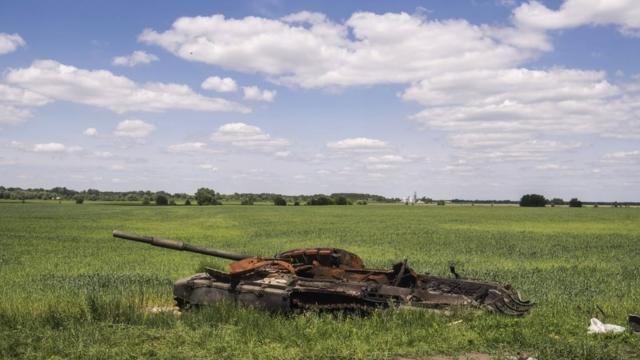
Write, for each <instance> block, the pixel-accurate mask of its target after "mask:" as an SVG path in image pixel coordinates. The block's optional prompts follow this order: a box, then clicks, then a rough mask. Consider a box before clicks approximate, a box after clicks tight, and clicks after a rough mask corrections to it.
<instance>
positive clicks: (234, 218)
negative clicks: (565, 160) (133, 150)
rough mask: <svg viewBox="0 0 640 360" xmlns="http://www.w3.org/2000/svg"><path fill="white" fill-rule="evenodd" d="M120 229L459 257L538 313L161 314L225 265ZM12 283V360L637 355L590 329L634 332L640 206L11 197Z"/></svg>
mask: <svg viewBox="0 0 640 360" xmlns="http://www.w3.org/2000/svg"><path fill="white" fill-rule="evenodd" d="M113 229H120V230H124V231H130V232H136V233H140V234H149V235H156V236H162V237H166V238H176V239H181V240H184V241H187V242H191V243H194V244H198V245H203V246H208V247H213V248H220V249H225V250H229V251H236V252H243V253H251V254H259V255H273V254H274V253H276V252H277V251H283V250H287V249H289V248H295V247H305V246H334V247H341V248H345V249H348V250H351V251H353V252H355V253H357V254H359V255H361V256H362V257H363V258H364V259H365V262H366V264H367V265H368V266H371V267H388V266H390V265H391V264H392V263H393V262H395V261H398V260H402V259H404V258H409V263H410V265H411V266H412V267H413V268H414V269H415V270H417V271H419V272H432V273H437V274H442V275H444V274H447V272H448V265H449V263H450V262H451V261H454V262H455V263H456V264H457V265H458V271H459V272H460V273H462V274H463V275H464V276H469V277H477V278H482V279H494V280H498V281H502V282H508V283H511V284H512V285H513V286H515V287H516V288H518V289H519V290H521V292H522V293H523V296H524V297H525V298H529V299H532V300H533V301H535V302H536V303H537V306H536V307H535V308H534V309H533V311H532V312H531V313H530V314H529V315H528V316H526V317H524V318H511V317H506V316H500V315H492V314H487V313H483V312H479V311H474V310H465V309H457V310H454V311H453V312H452V313H451V314H450V315H443V314H438V313H433V312H426V311H406V310H405V311H401V310H389V311H379V312H376V313H374V314H373V315H371V316H370V317H347V316H332V315H329V314H315V313H307V314H304V315H301V316H288V317H287V316H281V315H271V314H265V313H262V312H259V311H256V310H252V309H242V308H237V307H234V306H231V305H228V304H223V305H220V306H214V307H211V308H209V309H204V310H200V311H193V312H187V313H184V314H182V315H181V316H178V317H176V316H174V315H173V314H172V313H160V314H153V313H150V312H149V311H148V309H149V308H152V307H154V306H169V305H171V304H172V302H173V299H172V283H173V281H174V280H175V279H177V278H181V277H185V276H188V275H190V274H193V273H194V272H196V271H197V270H198V268H200V267H201V266H203V265H205V264H206V265H212V266H215V267H217V268H220V269H224V268H225V265H226V262H225V261H224V260H218V259H213V258H208V257H206V256H203V255H196V254H189V253H180V252H175V251H171V250H164V249H159V248H154V247H150V246H147V245H144V244H139V243H132V242H126V241H124V240H120V239H114V238H112V237H111V231H112V230H113ZM0 284H1V286H0V357H2V358H34V359H40V358H62V359H67V358H82V359H86V358H117V359H126V358H167V359H181V358H182V359H191V358H231V359H352V358H356V359H388V358H391V359H393V358H397V357H406V358H411V359H417V358H428V357H429V356H430V355H438V354H447V355H456V354H464V353H469V352H482V353H490V354H493V355H496V356H498V357H500V356H505V355H514V354H517V353H525V354H528V355H531V356H534V357H536V358H538V359H620V358H623V359H624V358H629V359H635V358H638V357H640V336H637V335H634V334H631V333H623V334H616V335H610V334H607V335H588V334H587V326H588V325H589V319H590V318H591V317H592V316H597V317H598V318H600V319H601V320H603V321H604V322H607V323H615V324H621V325H625V326H626V317H627V315H628V314H629V313H638V312H640V209H637V208H604V207H601V208H578V209H573V208H518V207H498V206H496V207H488V206H487V207H484V206H475V207H471V206H456V207H453V206H444V207H435V206H434V207H426V206H423V207H420V206H415V207H412V206H375V205H368V206H326V207H311V206H297V207H293V206H287V207H276V206H236V205H224V206H207V207H199V206H190V207H189V206H164V207H159V206H130V205H129V206H127V205H125V204H108V203H102V204H98V203H90V202H87V203H85V204H83V205H75V204H71V203H62V204H58V203H56V202H27V203H25V204H20V203H8V202H5V203H0ZM596 305H597V306H599V307H600V308H601V309H602V310H603V312H604V315H603V314H602V313H601V312H600V311H599V310H598V309H597V306H596Z"/></svg>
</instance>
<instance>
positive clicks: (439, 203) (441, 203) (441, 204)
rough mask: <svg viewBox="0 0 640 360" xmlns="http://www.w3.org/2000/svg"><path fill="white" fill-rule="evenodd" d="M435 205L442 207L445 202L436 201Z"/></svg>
mask: <svg viewBox="0 0 640 360" xmlns="http://www.w3.org/2000/svg"><path fill="white" fill-rule="evenodd" d="M436 204H438V206H444V204H445V202H444V200H438V202H437V203H436Z"/></svg>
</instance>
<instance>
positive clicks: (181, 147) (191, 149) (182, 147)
mask: <svg viewBox="0 0 640 360" xmlns="http://www.w3.org/2000/svg"><path fill="white" fill-rule="evenodd" d="M167 151H168V152H170V153H172V154H184V155H195V154H214V153H219V152H220V151H218V150H214V149H210V148H209V146H208V145H207V144H206V143H203V142H186V143H182V144H173V145H169V146H168V147H167Z"/></svg>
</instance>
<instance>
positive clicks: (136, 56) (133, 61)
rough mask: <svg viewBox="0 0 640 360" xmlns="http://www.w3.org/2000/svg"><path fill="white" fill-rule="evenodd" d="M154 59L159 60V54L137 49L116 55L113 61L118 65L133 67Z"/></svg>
mask: <svg viewBox="0 0 640 360" xmlns="http://www.w3.org/2000/svg"><path fill="white" fill-rule="evenodd" d="M154 61H158V57H157V56H155V55H153V54H149V53H147V52H144V51H140V50H136V51H134V52H133V53H131V54H129V55H124V56H116V57H114V58H113V61H112V62H111V63H112V64H113V65H117V66H129V67H133V66H136V65H139V64H149V63H151V62H154Z"/></svg>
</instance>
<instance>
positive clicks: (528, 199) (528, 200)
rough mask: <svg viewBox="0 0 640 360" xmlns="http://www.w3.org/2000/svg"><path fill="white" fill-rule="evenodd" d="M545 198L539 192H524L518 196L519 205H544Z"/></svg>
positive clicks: (545, 203)
mask: <svg viewBox="0 0 640 360" xmlns="http://www.w3.org/2000/svg"><path fill="white" fill-rule="evenodd" d="M546 205H547V199H545V197H544V196H542V195H539V194H526V195H523V196H522V198H520V206H522V207H545V206H546Z"/></svg>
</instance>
